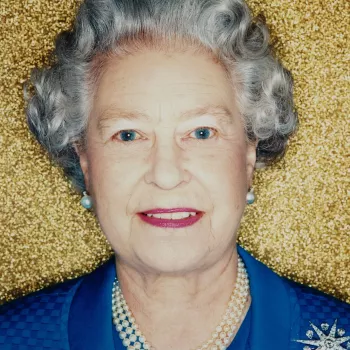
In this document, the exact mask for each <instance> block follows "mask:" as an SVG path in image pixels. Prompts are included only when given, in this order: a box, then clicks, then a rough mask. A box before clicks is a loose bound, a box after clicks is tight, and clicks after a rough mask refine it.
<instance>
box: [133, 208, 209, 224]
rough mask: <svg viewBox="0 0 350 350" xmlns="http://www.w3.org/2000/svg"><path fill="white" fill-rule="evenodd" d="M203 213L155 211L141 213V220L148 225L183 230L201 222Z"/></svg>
mask: <svg viewBox="0 0 350 350" xmlns="http://www.w3.org/2000/svg"><path fill="white" fill-rule="evenodd" d="M203 214H204V213H203V212H198V211H194V210H190V211H179V209H177V210H175V209H170V210H169V209H155V210H149V211H147V212H144V213H139V214H138V216H139V217H140V219H141V220H142V221H144V222H146V223H147V224H150V225H152V226H157V227H170V228H182V227H186V226H191V225H194V224H195V223H196V222H197V221H199V220H200V219H201V218H202V216H203Z"/></svg>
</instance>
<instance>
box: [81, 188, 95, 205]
mask: <svg viewBox="0 0 350 350" xmlns="http://www.w3.org/2000/svg"><path fill="white" fill-rule="evenodd" d="M83 194H84V197H83V198H82V199H81V200H80V204H81V205H82V206H83V207H84V208H85V209H91V208H92V198H91V196H89V195H88V194H87V192H86V191H84V192H83Z"/></svg>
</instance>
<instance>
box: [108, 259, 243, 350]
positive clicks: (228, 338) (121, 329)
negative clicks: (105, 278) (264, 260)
mask: <svg viewBox="0 0 350 350" xmlns="http://www.w3.org/2000/svg"><path fill="white" fill-rule="evenodd" d="M248 297H249V280H248V274H247V271H246V269H245V266H244V263H243V261H242V259H241V257H240V256H238V270H237V280H236V284H235V287H234V289H233V292H232V294H231V298H230V301H229V303H228V306H227V308H226V311H225V313H224V314H223V316H222V320H221V322H220V324H219V325H218V326H217V327H216V328H215V330H214V332H213V333H212V336H211V338H210V339H209V340H208V341H207V342H205V343H204V344H203V345H201V346H199V347H197V348H196V350H204V349H208V350H225V349H226V348H227V347H228V346H229V345H230V343H231V342H232V340H233V337H234V335H235V333H236V331H237V327H238V324H239V323H240V321H241V318H242V315H243V310H244V307H245V305H246V302H247V300H248ZM112 315H113V323H114V325H115V328H116V330H117V331H118V333H119V337H120V339H121V340H122V341H123V345H124V346H125V347H126V348H127V349H128V350H136V349H150V350H151V349H154V348H152V346H151V344H150V343H149V342H147V340H146V338H145V336H144V335H143V334H142V333H141V331H140V329H139V326H138V325H137V324H136V322H135V318H134V317H133V315H132V313H131V311H130V309H129V307H128V305H127V304H126V301H125V299H124V296H123V294H122V291H121V289H120V286H119V282H118V280H117V277H116V278H115V280H114V283H113V289H112Z"/></svg>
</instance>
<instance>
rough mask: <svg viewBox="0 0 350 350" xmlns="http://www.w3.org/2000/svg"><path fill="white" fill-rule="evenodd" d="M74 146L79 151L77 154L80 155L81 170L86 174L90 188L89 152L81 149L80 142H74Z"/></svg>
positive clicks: (86, 181) (85, 178)
mask: <svg viewBox="0 0 350 350" xmlns="http://www.w3.org/2000/svg"><path fill="white" fill-rule="evenodd" d="M73 146H74V149H75V152H76V153H77V155H78V157H79V162H80V167H81V170H82V171H83V174H84V180H85V185H86V189H87V190H89V188H90V186H89V164H88V160H87V154H86V152H85V151H83V150H82V149H81V147H79V145H78V144H76V143H73Z"/></svg>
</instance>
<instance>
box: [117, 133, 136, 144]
mask: <svg viewBox="0 0 350 350" xmlns="http://www.w3.org/2000/svg"><path fill="white" fill-rule="evenodd" d="M137 135H138V134H137V132H136V131H134V130H121V131H119V132H117V134H116V137H118V139H119V140H121V141H124V142H127V141H134V140H136V137H137Z"/></svg>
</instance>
